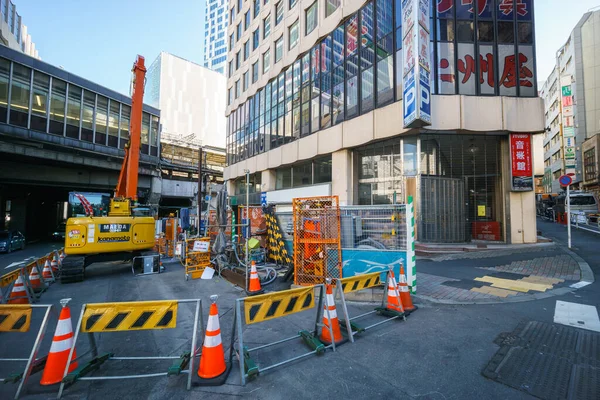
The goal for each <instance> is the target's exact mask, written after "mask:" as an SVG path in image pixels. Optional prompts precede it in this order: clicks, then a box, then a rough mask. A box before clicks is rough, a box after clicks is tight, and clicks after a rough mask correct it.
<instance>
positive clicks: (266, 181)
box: [260, 169, 277, 192]
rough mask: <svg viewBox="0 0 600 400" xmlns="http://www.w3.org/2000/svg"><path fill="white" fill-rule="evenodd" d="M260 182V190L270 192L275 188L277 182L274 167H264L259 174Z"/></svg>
mask: <svg viewBox="0 0 600 400" xmlns="http://www.w3.org/2000/svg"><path fill="white" fill-rule="evenodd" d="M260 178H261V184H260V191H261V192H270V191H272V190H275V188H276V183H277V173H276V172H275V170H274V169H266V170H264V171H262V172H261V175H260Z"/></svg>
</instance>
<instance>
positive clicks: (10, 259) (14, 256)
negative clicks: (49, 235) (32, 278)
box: [0, 241, 64, 275]
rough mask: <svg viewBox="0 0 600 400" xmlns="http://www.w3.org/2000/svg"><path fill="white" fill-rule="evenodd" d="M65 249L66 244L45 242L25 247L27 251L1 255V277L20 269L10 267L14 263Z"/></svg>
mask: <svg viewBox="0 0 600 400" xmlns="http://www.w3.org/2000/svg"><path fill="white" fill-rule="evenodd" d="M63 247H64V243H62V242H50V241H43V242H36V243H32V244H28V245H27V246H26V247H25V250H15V251H13V252H12V253H1V254H0V275H3V274H5V273H6V272H10V271H12V270H13V269H15V268H18V266H17V265H15V266H12V267H9V266H10V265H11V264H13V263H17V262H20V261H24V260H26V259H28V258H30V257H35V258H39V257H42V256H44V255H46V254H48V253H49V252H50V251H52V250H56V249H60V248H63Z"/></svg>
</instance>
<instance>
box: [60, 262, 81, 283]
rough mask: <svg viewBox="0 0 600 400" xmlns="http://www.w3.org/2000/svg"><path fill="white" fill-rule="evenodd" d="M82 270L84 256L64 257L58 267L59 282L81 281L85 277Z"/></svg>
mask: <svg viewBox="0 0 600 400" xmlns="http://www.w3.org/2000/svg"><path fill="white" fill-rule="evenodd" d="M84 270H85V257H77V256H75V257H74V256H67V257H65V258H64V259H63V261H62V267H61V269H60V283H74V282H82V281H83V280H84V278H85V272H84Z"/></svg>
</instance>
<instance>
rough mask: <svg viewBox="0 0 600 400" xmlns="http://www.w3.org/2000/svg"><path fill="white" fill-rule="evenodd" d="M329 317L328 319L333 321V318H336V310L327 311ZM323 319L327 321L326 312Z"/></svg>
mask: <svg viewBox="0 0 600 400" xmlns="http://www.w3.org/2000/svg"><path fill="white" fill-rule="evenodd" d="M329 317H330V318H331V319H335V318H337V310H329ZM324 318H325V319H326V320H329V318H327V311H325V314H324Z"/></svg>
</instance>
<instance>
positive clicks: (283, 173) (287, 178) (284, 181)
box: [275, 167, 292, 190]
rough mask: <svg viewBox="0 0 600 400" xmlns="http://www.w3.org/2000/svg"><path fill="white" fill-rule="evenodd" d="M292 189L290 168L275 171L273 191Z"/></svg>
mask: <svg viewBox="0 0 600 400" xmlns="http://www.w3.org/2000/svg"><path fill="white" fill-rule="evenodd" d="M291 187H292V168H291V167H284V168H278V169H277V179H276V181H275V189H277V190H280V189H289V188H291Z"/></svg>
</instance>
